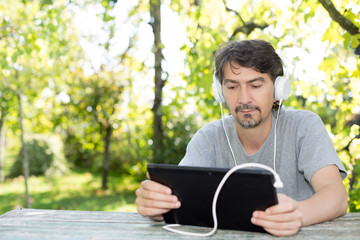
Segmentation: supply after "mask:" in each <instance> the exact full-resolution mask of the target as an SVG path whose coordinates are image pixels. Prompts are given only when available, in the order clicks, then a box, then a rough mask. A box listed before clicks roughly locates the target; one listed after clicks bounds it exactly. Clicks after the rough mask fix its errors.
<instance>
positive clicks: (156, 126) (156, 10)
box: [150, 0, 166, 162]
mask: <svg viewBox="0 0 360 240" xmlns="http://www.w3.org/2000/svg"><path fill="white" fill-rule="evenodd" d="M150 19H151V20H150V25H151V27H152V30H153V33H154V48H153V52H154V58H155V61H154V62H155V64H154V69H155V76H154V81H155V99H154V105H153V108H152V111H153V114H154V120H153V131H154V133H153V139H154V153H153V158H154V161H156V162H158V161H160V160H161V159H159V158H160V156H161V154H159V153H160V152H161V151H162V149H163V146H164V144H163V141H164V128H163V122H162V121H163V120H162V117H163V114H162V110H161V108H162V89H163V88H164V85H165V82H166V77H164V75H166V72H164V71H163V69H162V65H161V64H162V62H163V60H164V56H163V54H162V48H163V44H162V43H161V0H150Z"/></svg>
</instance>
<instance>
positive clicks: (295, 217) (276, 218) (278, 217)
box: [252, 211, 302, 223]
mask: <svg viewBox="0 0 360 240" xmlns="http://www.w3.org/2000/svg"><path fill="white" fill-rule="evenodd" d="M252 217H253V218H255V219H258V220H264V221H269V222H274V223H282V222H300V223H301V218H302V216H301V213H300V211H293V212H288V213H281V214H268V213H266V212H263V211H255V212H254V213H253V216H252Z"/></svg>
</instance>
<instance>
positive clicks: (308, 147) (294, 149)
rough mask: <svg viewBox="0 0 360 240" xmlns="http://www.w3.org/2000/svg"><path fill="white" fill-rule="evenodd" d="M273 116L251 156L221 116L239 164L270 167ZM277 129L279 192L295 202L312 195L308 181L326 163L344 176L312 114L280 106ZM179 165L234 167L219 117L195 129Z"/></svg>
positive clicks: (232, 124) (232, 125)
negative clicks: (280, 182)
mask: <svg viewBox="0 0 360 240" xmlns="http://www.w3.org/2000/svg"><path fill="white" fill-rule="evenodd" d="M272 118H273V119H272V129H271V132H270V134H269V136H268V137H267V139H266V141H265V143H264V144H263V146H262V147H261V148H260V150H259V151H258V152H256V153H255V154H253V155H247V154H246V153H245V151H244V148H243V146H242V144H241V142H240V140H239V138H238V136H237V132H236V128H235V122H234V118H233V117H232V116H230V117H226V118H224V123H225V129H226V131H227V133H228V136H229V140H230V144H231V147H232V149H233V151H234V155H235V158H236V162H237V164H238V165H239V164H242V163H246V162H255V163H262V164H264V165H267V166H269V167H271V168H273V166H274V164H273V162H274V131H275V130H274V128H275V121H276V118H275V117H274V115H273V116H272ZM276 131H277V136H276V138H277V140H276V141H277V143H276V172H277V173H278V174H279V175H280V178H281V180H282V181H283V183H284V188H282V189H278V192H279V193H284V194H286V195H288V196H290V197H292V198H293V199H295V200H297V201H301V200H304V199H307V198H309V197H310V196H311V195H313V194H314V189H313V188H312V186H311V184H310V180H311V177H312V176H313V174H314V173H315V172H316V171H318V170H319V169H321V168H323V167H325V166H328V165H336V166H337V167H338V168H339V170H340V173H341V177H342V178H343V179H344V178H345V177H346V171H345V168H344V166H343V164H342V163H341V161H340V159H339V157H338V155H337V153H336V151H335V148H334V145H333V143H332V142H331V139H330V137H329V134H328V132H327V130H326V128H325V126H324V124H323V122H322V120H321V119H320V117H319V116H318V115H316V114H315V113H313V112H310V111H306V110H284V109H281V111H280V116H279V120H278V125H277V130H276ZM179 165H187V166H204V167H224V168H231V167H233V166H235V163H234V159H233V157H232V155H231V151H230V148H229V145H228V142H227V139H226V136H225V133H224V128H223V125H222V122H221V120H217V121H214V122H211V123H208V124H207V125H205V126H204V127H202V128H201V129H200V130H199V131H197V133H196V134H195V135H194V136H193V138H192V139H191V141H190V142H189V144H188V146H187V150H186V154H185V156H184V158H183V159H182V160H181V162H180V164H179Z"/></svg>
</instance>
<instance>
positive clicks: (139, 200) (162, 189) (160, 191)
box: [135, 180, 181, 221]
mask: <svg viewBox="0 0 360 240" xmlns="http://www.w3.org/2000/svg"><path fill="white" fill-rule="evenodd" d="M136 196H137V197H136V201H135V203H136V206H137V210H138V212H139V213H140V214H141V215H143V216H144V217H150V218H152V219H153V220H156V221H161V220H163V216H162V214H164V213H166V212H168V211H170V210H171V209H176V208H179V207H180V205H181V204H180V202H179V200H178V198H177V197H176V196H175V195H171V189H170V188H168V187H166V186H164V185H162V184H160V183H157V182H154V181H151V180H145V181H143V182H142V183H141V185H140V187H139V188H138V189H137V190H136Z"/></svg>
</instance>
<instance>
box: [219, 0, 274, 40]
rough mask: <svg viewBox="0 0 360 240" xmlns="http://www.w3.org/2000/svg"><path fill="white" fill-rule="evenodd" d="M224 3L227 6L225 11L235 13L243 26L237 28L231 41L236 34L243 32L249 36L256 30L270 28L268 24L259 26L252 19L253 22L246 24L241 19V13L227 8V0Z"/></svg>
mask: <svg viewBox="0 0 360 240" xmlns="http://www.w3.org/2000/svg"><path fill="white" fill-rule="evenodd" d="M223 3H224V5H225V9H226V11H228V12H232V13H234V14H235V15H236V16H238V18H239V19H240V21H241V23H242V26H239V27H237V28H235V30H234V32H233V33H232V35H231V37H230V39H234V38H235V36H236V34H238V33H239V32H242V33H244V34H246V35H249V34H250V33H251V32H252V31H254V30H255V29H256V28H260V29H264V28H266V27H268V26H269V25H268V24H267V23H263V24H261V25H260V24H257V23H255V22H254V20H253V19H252V20H251V21H247V22H245V21H244V19H243V18H242V17H241V15H240V13H239V12H237V11H235V10H234V9H231V8H229V7H228V6H227V4H226V0H223Z"/></svg>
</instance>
